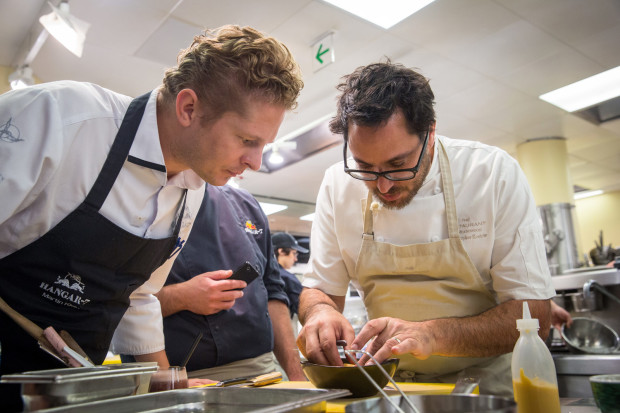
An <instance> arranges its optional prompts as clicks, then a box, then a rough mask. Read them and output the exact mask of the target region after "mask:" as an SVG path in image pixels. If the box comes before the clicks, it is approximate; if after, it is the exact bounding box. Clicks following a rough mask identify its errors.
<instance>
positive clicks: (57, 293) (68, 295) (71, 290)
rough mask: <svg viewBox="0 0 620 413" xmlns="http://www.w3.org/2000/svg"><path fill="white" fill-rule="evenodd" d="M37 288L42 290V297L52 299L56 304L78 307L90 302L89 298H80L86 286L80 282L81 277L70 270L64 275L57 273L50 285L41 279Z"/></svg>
mask: <svg viewBox="0 0 620 413" xmlns="http://www.w3.org/2000/svg"><path fill="white" fill-rule="evenodd" d="M39 288H40V289H42V290H43V294H42V296H43V297H45V298H47V299H48V300H51V301H54V302H55V303H56V304H61V305H66V306H68V307H73V308H78V307H81V306H83V305H84V304H88V303H89V302H90V300H89V299H87V298H86V299H85V298H82V294H84V289H85V288H86V285H85V284H84V283H83V282H82V277H80V276H79V275H76V274H71V273H70V272H68V273H67V275H65V276H64V277H61V276H60V275H59V276H58V277H57V278H56V281H54V283H53V284H52V285H50V284H48V283H46V282H45V281H42V282H41V284H40V285H39Z"/></svg>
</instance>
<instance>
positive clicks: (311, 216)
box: [299, 212, 314, 221]
mask: <svg viewBox="0 0 620 413" xmlns="http://www.w3.org/2000/svg"><path fill="white" fill-rule="evenodd" d="M299 219H301V220H302V221H314V212H313V213H311V214H308V215H304V216H303V217H299Z"/></svg>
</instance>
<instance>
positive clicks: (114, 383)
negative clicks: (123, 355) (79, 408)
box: [0, 363, 157, 411]
mask: <svg viewBox="0 0 620 413" xmlns="http://www.w3.org/2000/svg"><path fill="white" fill-rule="evenodd" d="M148 364H149V365H140V364H139V363H132V364H129V365H127V364H125V365H123V364H111V365H105V366H95V367H75V368H63V369H52V370H38V371H27V372H24V373H19V374H10V375H4V376H2V378H1V379H0V382H1V383H14V384H21V396H22V400H23V401H24V408H25V410H26V411H32V410H38V409H44V408H48V407H56V406H65V405H71V404H77V403H85V402H91V401H95V400H103V399H111V398H115V397H124V396H131V395H133V394H136V392H139V389H141V388H143V387H145V386H146V389H148V382H149V381H150V376H151V375H152V374H153V372H154V371H156V370H157V366H156V363H148Z"/></svg>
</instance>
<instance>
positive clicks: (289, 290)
mask: <svg viewBox="0 0 620 413" xmlns="http://www.w3.org/2000/svg"><path fill="white" fill-rule="evenodd" d="M278 266H279V267H280V276H281V277H282V281H284V290H285V291H286V295H287V296H288V310H289V312H290V313H291V318H293V316H294V315H295V314H297V312H298V311H299V294H301V290H302V289H303V286H302V285H301V282H300V281H299V279H298V278H297V276H296V275H295V274H292V273H290V272H288V271H287V270H285V269H284V267H283V266H281V265H280V264H278Z"/></svg>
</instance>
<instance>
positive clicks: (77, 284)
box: [0, 93, 187, 374]
mask: <svg viewBox="0 0 620 413" xmlns="http://www.w3.org/2000/svg"><path fill="white" fill-rule="evenodd" d="M149 95H150V94H149V93H147V94H145V95H143V96H140V97H138V98H136V99H134V100H133V101H132V102H131V104H130V106H129V108H128V110H127V112H126V114H125V116H124V118H123V122H122V124H121V127H120V129H119V131H118V133H117V135H116V138H115V140H114V143H113V145H112V147H111V149H110V153H109V154H108V157H107V159H106V161H105V163H104V165H103V168H102V170H101V172H100V173H99V176H98V177H97V180H96V181H95V184H94V185H93V187H92V188H91V190H90V192H89V193H88V195H87V197H86V199H85V200H84V202H82V204H81V205H80V206H78V208H77V209H76V210H74V211H73V212H71V213H70V214H69V215H68V216H66V217H65V218H64V219H63V220H62V221H61V222H60V223H58V225H56V226H55V227H54V228H52V229H51V230H50V231H48V232H47V233H46V234H44V235H43V236H42V237H41V238H39V239H38V240H36V241H34V242H32V243H31V244H29V245H27V246H26V247H24V248H22V249H20V250H18V251H15V252H14V253H13V254H10V255H9V256H7V257H5V258H3V259H2V260H0V279H1V282H0V296H1V297H2V298H4V300H5V301H6V302H7V303H8V304H9V305H10V306H11V307H13V308H14V309H15V310H16V311H18V312H19V313H21V314H22V315H24V316H25V317H27V318H29V319H30V320H31V321H33V322H35V323H36V324H38V325H39V326H40V327H42V328H46V327H48V326H50V325H51V326H53V327H54V328H55V329H56V330H57V331H60V330H66V331H68V332H69V333H70V334H71V335H72V336H73V338H74V339H75V340H76V341H77V343H78V344H79V345H80V346H81V347H82V349H84V351H85V352H86V353H87V354H88V356H89V357H90V359H91V360H92V361H93V362H94V363H95V364H101V363H102V362H103V360H104V359H105V356H106V353H107V351H108V347H109V345H110V342H111V340H112V335H113V333H114V330H115V328H116V326H117V325H118V323H119V322H120V320H121V318H122V316H123V314H124V313H125V311H126V310H127V308H128V306H129V295H130V294H131V293H132V292H133V291H134V290H135V289H136V288H138V287H139V286H140V285H141V284H143V283H144V282H145V281H146V280H147V279H148V278H149V277H150V275H151V273H152V272H153V271H154V270H155V269H156V268H158V267H159V266H160V265H161V264H163V263H164V262H165V261H166V260H167V259H168V258H169V257H170V256H171V253H172V252H173V250H174V248H175V243H176V241H177V237H178V234H179V229H180V227H181V221H182V218H183V211H184V209H185V198H186V195H187V190H185V192H184V195H183V199H182V202H180V204H181V206H180V208H179V213H178V216H177V218H176V223H175V224H174V232H173V235H172V236H171V237H168V238H163V239H146V238H142V237H139V236H136V235H133V234H131V233H129V232H127V231H125V230H124V229H122V228H120V227H118V226H117V225H116V224H114V223H112V222H111V221H109V220H108V219H106V218H105V217H104V216H102V215H101V214H100V213H99V209H100V208H101V206H102V205H103V202H104V201H105V199H106V197H107V196H108V193H109V192H110V190H111V188H112V186H113V184H114V182H115V181H116V178H117V176H118V174H119V172H120V170H121V168H122V166H123V164H124V162H125V160H126V159H127V157H128V154H129V149H130V148H131V145H132V143H133V140H134V137H135V134H136V131H137V130H138V126H139V125H140V122H141V119H142V115H143V114H144V109H145V107H146V103H147V101H148V99H149ZM0 343H1V345H2V358H1V364H0V374H6V373H14V372H22V371H28V370H41V369H47V368H55V367H59V366H60V365H59V362H58V361H57V360H55V359H53V358H52V357H51V356H49V355H47V354H45V353H44V352H43V351H42V350H40V349H39V348H38V345H37V343H36V341H35V340H34V339H33V338H32V337H31V336H29V335H28V334H27V333H25V332H24V331H23V330H22V329H21V328H20V327H18V326H17V325H16V324H15V323H14V322H13V321H12V320H11V319H9V318H8V317H7V316H6V315H5V314H4V313H2V314H0Z"/></svg>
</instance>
